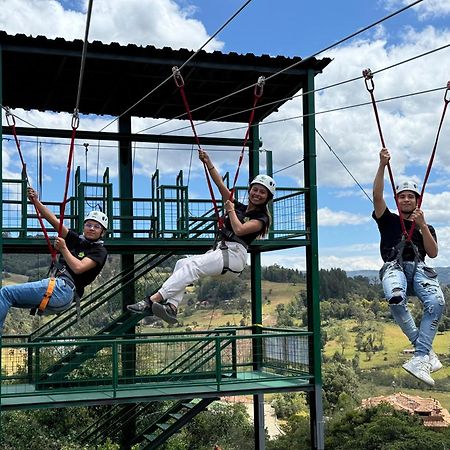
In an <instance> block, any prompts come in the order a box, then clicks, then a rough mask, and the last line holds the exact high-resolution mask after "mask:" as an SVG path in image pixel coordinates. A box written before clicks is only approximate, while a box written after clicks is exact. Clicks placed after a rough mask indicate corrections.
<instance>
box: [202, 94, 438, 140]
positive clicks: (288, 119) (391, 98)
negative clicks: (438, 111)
mask: <svg viewBox="0 0 450 450" xmlns="http://www.w3.org/2000/svg"><path fill="white" fill-rule="evenodd" d="M443 89H446V88H445V87H439V88H434V89H426V90H424V91H418V92H412V93H409V94H402V95H396V96H394V97H387V98H384V99H381V100H376V103H377V104H378V103H384V102H388V101H391V100H398V99H401V98H407V97H413V96H416V95H422V94H429V93H430V92H436V91H442V90H443ZM371 104H372V102H370V101H369V102H361V103H354V104H353V105H346V106H340V107H338V108H331V109H326V110H324V111H315V112H313V113H308V114H300V115H297V116H290V117H285V118H283V119H274V120H269V121H266V122H260V123H259V124H258V126H260V127H261V126H264V125H272V124H274V123H280V122H289V121H290V120H297V119H302V118H304V117H312V116H319V115H322V114H328V113H330V112H338V111H344V110H347V109H352V108H359V107H361V106H368V105H371ZM244 128H245V126H239V127H233V128H226V129H224V130H218V131H210V132H208V133H204V134H201V135H200V137H204V136H211V135H213V134H221V133H227V132H229V131H235V130H242V129H244Z"/></svg>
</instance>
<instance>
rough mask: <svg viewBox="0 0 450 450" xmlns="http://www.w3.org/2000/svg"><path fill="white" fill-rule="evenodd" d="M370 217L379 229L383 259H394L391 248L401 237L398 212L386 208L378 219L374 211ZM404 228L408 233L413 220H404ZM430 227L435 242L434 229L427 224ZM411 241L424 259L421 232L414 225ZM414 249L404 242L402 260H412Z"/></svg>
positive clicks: (424, 252) (424, 253)
mask: <svg viewBox="0 0 450 450" xmlns="http://www.w3.org/2000/svg"><path fill="white" fill-rule="evenodd" d="M372 217H373V219H374V220H375V222H376V223H377V225H378V230H379V231H380V236H381V240H380V253H381V257H382V258H383V261H384V262H386V261H391V260H393V259H395V256H396V255H395V252H394V251H393V248H394V247H395V246H396V245H397V244H398V243H399V242H400V241H401V239H402V225H401V223H400V217H399V216H398V214H394V213H392V212H391V211H389V209H388V208H386V210H385V211H384V213H383V214H382V215H381V217H379V218H378V219H377V218H376V217H375V211H374V212H373V213H372ZM403 222H404V224H405V229H406V231H407V232H408V233H409V230H410V229H411V226H412V224H413V222H412V221H411V220H404V221H403ZM428 228H429V229H430V233H431V235H432V236H433V238H434V240H435V241H436V242H437V238H436V231H435V230H434V228H433V227H432V226H431V225H428ZM411 241H412V242H413V244H415V245H416V246H417V249H418V251H419V255H420V257H421V259H422V261H424V260H425V256H426V255H427V253H426V251H425V246H424V244H423V236H422V233H421V232H420V231H419V230H418V228H417V226H415V227H414V232H413V234H412V237H411ZM414 256H415V254H414V250H413V249H412V247H411V245H408V244H406V246H405V249H404V251H403V260H404V261H414Z"/></svg>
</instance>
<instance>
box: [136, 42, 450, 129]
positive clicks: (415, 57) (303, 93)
mask: <svg viewBox="0 0 450 450" xmlns="http://www.w3.org/2000/svg"><path fill="white" fill-rule="evenodd" d="M448 47H450V44H445V45H443V46H441V47H437V48H435V49H432V50H428V51H426V52H424V53H421V54H419V55H415V56H412V57H411V58H407V59H405V60H403V61H399V62H397V63H394V64H391V65H389V66H386V67H383V68H381V69H378V70H375V71H373V72H372V74H374V75H375V74H377V73H380V72H383V71H386V70H389V69H393V68H395V67H398V66H401V65H402V64H406V63H408V62H411V61H414V60H416V59H419V58H423V57H425V56H428V55H431V54H432V53H435V52H438V51H441V50H444V49H446V48H448ZM361 78H363V76H362V75H359V76H357V77H353V78H349V79H347V80H343V81H338V82H336V83H333V84H330V85H327V86H323V87H319V88H315V89H311V90H310V91H306V92H301V93H299V94H295V95H292V96H289V97H284V98H280V99H277V100H273V101H271V102H268V103H264V104H262V105H258V106H257V107H256V109H260V108H267V107H268V106H271V105H275V104H278V103H280V102H286V101H289V100H293V99H294V98H298V97H303V96H305V95H309V94H315V93H316V92H323V91H325V90H327V89H331V88H335V87H338V86H342V85H344V84H348V83H352V82H354V81H359V80H361ZM222 99H223V98H221V99H218V100H217V101H219V100H222ZM206 106H209V104H206V105H203V106H199V107H197V108H195V109H193V110H192V111H191V112H195V111H198V110H200V109H202V108H204V107H206ZM248 111H250V108H249V109H243V110H240V111H237V112H233V113H230V114H225V115H223V116H219V117H214V118H212V119H210V120H205V121H203V122H199V123H198V124H197V127H199V126H201V125H205V124H208V123H210V122H214V121H220V120H223V119H228V118H230V117H233V116H236V115H239V114H242V113H246V112H248ZM184 115H185V113H183V114H180V115H178V116H177V117H174V119H179V118H180V117H182V116H184ZM171 120H173V119H168V120H166V121H165V122H162V123H161V124H156V125H152V126H151V127H148V128H144V129H143V130H140V131H138V132H137V133H142V132H144V131H148V130H150V129H152V128H156V127H157V126H159V125H164V124H165V123H167V122H170V121H171ZM187 128H189V125H185V126H183V127H179V128H176V129H173V130H169V131H165V132H163V133H160V135H167V134H170V133H176V132H177V131H182V130H185V129H187Z"/></svg>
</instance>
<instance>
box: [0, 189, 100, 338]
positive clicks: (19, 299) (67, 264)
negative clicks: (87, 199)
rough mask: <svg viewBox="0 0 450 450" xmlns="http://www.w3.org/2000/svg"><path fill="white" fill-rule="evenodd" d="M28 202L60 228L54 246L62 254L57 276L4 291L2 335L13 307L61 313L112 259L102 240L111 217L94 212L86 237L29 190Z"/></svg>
mask: <svg viewBox="0 0 450 450" xmlns="http://www.w3.org/2000/svg"><path fill="white" fill-rule="evenodd" d="M27 194H28V199H29V200H30V201H31V202H33V203H34V205H35V206H36V209H37V211H38V212H39V213H40V215H41V216H42V217H43V218H44V219H46V220H47V221H48V222H49V223H50V224H51V225H52V227H53V228H54V229H55V231H58V230H59V229H60V233H59V236H58V237H57V238H56V240H55V243H54V247H55V249H56V250H57V251H58V252H59V253H60V256H59V260H58V261H57V262H56V263H55V264H56V266H55V267H54V270H53V272H54V276H52V277H49V278H46V279H43V280H39V281H33V282H29V283H24V284H18V285H12V286H5V287H3V288H2V289H0V333H1V332H2V330H3V324H4V321H5V319H6V316H7V314H8V311H9V308H10V307H15V308H26V309H30V308H31V310H32V311H36V312H37V313H38V314H58V313H60V312H62V311H65V310H66V309H67V308H69V307H70V306H71V305H72V303H73V301H74V300H76V301H78V300H79V299H80V298H81V297H82V296H83V293H84V288H85V287H86V286H87V285H88V284H90V283H92V282H93V281H94V280H95V278H96V277H97V276H98V274H99V273H100V271H101V270H102V268H103V266H104V265H105V262H106V258H107V256H108V254H107V251H106V249H105V247H104V246H103V241H102V238H103V237H104V235H105V233H106V231H107V228H108V217H107V215H106V214H104V213H103V212H101V211H91V212H90V213H89V214H88V215H87V216H86V218H85V220H84V228H83V234H82V235H78V234H77V233H76V232H75V231H74V230H69V229H68V228H66V227H65V226H64V225H62V226H61V224H60V220H59V219H58V218H57V217H56V216H55V215H54V214H53V212H52V211H50V209H48V208H47V207H46V206H45V205H44V204H43V203H42V202H41V201H40V200H39V198H38V195H37V192H36V191H35V190H34V189H33V188H31V187H29V188H28V192H27Z"/></svg>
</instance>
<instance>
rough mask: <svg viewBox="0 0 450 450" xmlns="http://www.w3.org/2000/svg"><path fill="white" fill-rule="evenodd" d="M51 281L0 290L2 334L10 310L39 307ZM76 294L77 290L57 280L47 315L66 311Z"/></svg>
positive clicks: (17, 285)
mask: <svg viewBox="0 0 450 450" xmlns="http://www.w3.org/2000/svg"><path fill="white" fill-rule="evenodd" d="M49 281H50V279H49V278H46V279H44V280H40V281H32V282H30V283H24V284H15V285H11V286H5V287H3V288H1V289H0V334H1V333H2V331H3V324H4V322H5V319H6V315H7V314H8V311H9V308H11V306H13V307H15V308H26V309H31V308H34V307H37V306H39V304H40V303H41V301H42V297H44V294H45V292H46V290H47V287H48V283H49ZM74 294H75V288H73V287H72V286H71V285H70V284H69V283H68V282H66V280H64V279H63V278H57V279H56V283H55V288H54V290H53V294H52V296H51V298H50V301H49V302H48V305H47V308H46V310H45V313H50V314H57V313H59V312H61V311H64V310H65V309H67V308H68V307H69V306H70V304H71V303H72V300H73V298H74Z"/></svg>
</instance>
